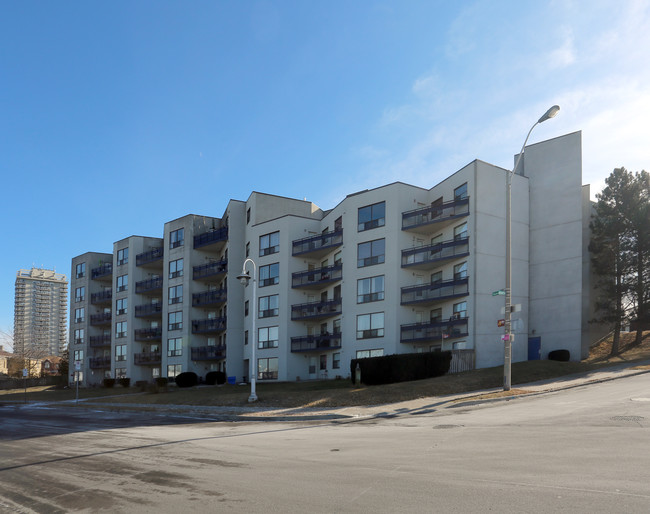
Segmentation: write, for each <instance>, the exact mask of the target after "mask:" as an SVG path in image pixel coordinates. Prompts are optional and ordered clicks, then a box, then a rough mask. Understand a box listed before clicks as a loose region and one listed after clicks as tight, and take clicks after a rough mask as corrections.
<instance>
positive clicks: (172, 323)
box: [167, 311, 183, 330]
mask: <svg viewBox="0 0 650 514" xmlns="http://www.w3.org/2000/svg"><path fill="white" fill-rule="evenodd" d="M167 321H168V326H167V330H181V329H182V328H183V311H176V312H170V313H168V314H167Z"/></svg>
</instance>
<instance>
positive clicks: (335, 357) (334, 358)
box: [332, 353, 341, 369]
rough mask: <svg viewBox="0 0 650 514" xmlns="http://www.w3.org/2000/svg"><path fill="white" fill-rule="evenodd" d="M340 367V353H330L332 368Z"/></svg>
mask: <svg viewBox="0 0 650 514" xmlns="http://www.w3.org/2000/svg"><path fill="white" fill-rule="evenodd" d="M340 367H341V354H340V353H335V354H334V355H332V369H339V368H340Z"/></svg>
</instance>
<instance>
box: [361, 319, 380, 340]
mask: <svg viewBox="0 0 650 514" xmlns="http://www.w3.org/2000/svg"><path fill="white" fill-rule="evenodd" d="M372 337H384V313H383V312H375V313H373V314H360V315H359V316H357V339H370V338H372Z"/></svg>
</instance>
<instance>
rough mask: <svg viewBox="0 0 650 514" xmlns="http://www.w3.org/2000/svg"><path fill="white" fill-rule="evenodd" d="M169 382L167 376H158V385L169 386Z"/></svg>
mask: <svg viewBox="0 0 650 514" xmlns="http://www.w3.org/2000/svg"><path fill="white" fill-rule="evenodd" d="M168 382H169V381H168V380H167V377H156V385H157V386H158V387H167V383H168Z"/></svg>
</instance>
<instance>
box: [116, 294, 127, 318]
mask: <svg viewBox="0 0 650 514" xmlns="http://www.w3.org/2000/svg"><path fill="white" fill-rule="evenodd" d="M126 306H127V299H126V298H120V299H119V300H116V301H115V312H116V313H117V314H118V315H119V314H126Z"/></svg>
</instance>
